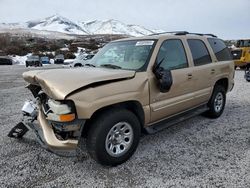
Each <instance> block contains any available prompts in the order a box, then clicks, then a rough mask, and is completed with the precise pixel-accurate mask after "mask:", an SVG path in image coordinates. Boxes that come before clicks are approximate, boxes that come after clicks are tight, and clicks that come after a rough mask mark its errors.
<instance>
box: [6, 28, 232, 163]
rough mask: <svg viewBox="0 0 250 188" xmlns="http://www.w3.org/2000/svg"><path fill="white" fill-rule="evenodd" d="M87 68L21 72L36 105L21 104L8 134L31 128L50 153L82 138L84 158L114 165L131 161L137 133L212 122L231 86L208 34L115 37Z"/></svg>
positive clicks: (224, 52)
mask: <svg viewBox="0 0 250 188" xmlns="http://www.w3.org/2000/svg"><path fill="white" fill-rule="evenodd" d="M91 64H92V65H91V66H85V67H83V68H82V69H58V70H56V69H54V70H48V71H46V70H38V71H30V72H25V73H24V74H23V77H24V79H25V80H26V81H27V82H29V83H30V85H29V86H28V88H29V89H30V90H31V92H32V93H33V95H34V97H35V98H36V100H34V101H27V102H25V104H24V106H23V109H22V111H23V113H24V115H25V117H26V118H25V119H24V120H23V122H20V123H19V124H18V125H16V127H14V128H13V129H12V130H11V132H10V133H9V136H10V137H22V136H23V135H24V134H25V133H26V132H27V131H28V130H29V129H33V130H34V131H35V132H36V135H37V136H38V138H39V140H40V143H42V144H43V146H44V147H46V148H47V149H49V150H52V151H54V152H55V151H58V150H63V151H67V150H74V149H76V148H77V147H78V143H80V142H79V140H80V139H81V138H86V144H87V150H88V152H89V154H90V155H91V156H92V158H94V159H95V160H96V161H98V162H99V163H101V164H103V165H109V166H114V165H118V164H121V163H123V162H125V161H126V160H127V159H129V158H130V157H131V155H132V154H133V153H134V152H135V150H136V148H137V146H138V143H139V139H140V135H141V132H142V131H146V132H147V133H155V132H157V131H159V130H162V129H164V128H166V127H168V126H171V125H173V124H175V123H177V122H180V121H183V120H185V119H187V118H190V117H192V116H194V115H197V114H201V113H203V114H204V115H205V116H208V117H210V118H218V117H219V116H220V115H221V114H222V112H223V110H224V107H225V103H226V93H227V92H229V91H231V90H232V88H233V86H234V63H233V61H232V59H231V54H230V52H229V50H228V48H227V47H226V45H225V44H224V42H223V41H222V40H220V39H218V38H217V37H215V36H214V35H205V34H191V33H188V32H176V33H169V34H168V33H166V34H156V35H151V36H145V37H139V38H128V39H122V40H118V41H114V42H111V43H109V44H107V45H106V46H105V47H103V48H102V49H101V50H100V51H99V52H98V53H97V54H96V55H95V57H94V58H93V59H92V61H91ZM65 75H67V76H65ZM36 119H37V120H38V122H39V124H40V125H39V126H38V125H37V124H34V123H33V122H35V120H36ZM28 128H29V129H28ZM40 130H41V131H40ZM79 146H81V145H79Z"/></svg>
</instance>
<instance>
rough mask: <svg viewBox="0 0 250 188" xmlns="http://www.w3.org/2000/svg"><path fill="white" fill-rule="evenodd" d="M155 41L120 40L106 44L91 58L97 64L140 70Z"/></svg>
mask: <svg viewBox="0 0 250 188" xmlns="http://www.w3.org/2000/svg"><path fill="white" fill-rule="evenodd" d="M154 43H155V41H153V40H140V41H138V40H137V41H120V42H112V43H109V44H107V45H106V46H104V47H103V48H102V49H101V50H100V51H99V52H98V53H97V54H96V55H95V56H94V57H93V59H92V60H91V63H92V64H93V65H95V66H100V67H106V68H120V69H129V70H138V69H140V68H142V67H143V66H144V65H145V64H146V63H147V60H148V57H149V55H150V52H151V51H152V49H153V45H154Z"/></svg>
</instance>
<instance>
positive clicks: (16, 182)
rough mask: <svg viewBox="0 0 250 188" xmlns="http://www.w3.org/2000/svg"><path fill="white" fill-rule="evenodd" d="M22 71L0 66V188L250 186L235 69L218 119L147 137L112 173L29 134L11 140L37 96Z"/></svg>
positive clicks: (248, 132) (249, 155) (246, 112)
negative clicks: (23, 110)
mask: <svg viewBox="0 0 250 188" xmlns="http://www.w3.org/2000/svg"><path fill="white" fill-rule="evenodd" d="M26 70H27V69H25V68H24V67H23V66H11V67H9V66H1V67H0V108H1V109H2V110H1V112H0V128H1V131H0V187H244V188H245V187H250V172H249V170H250V97H249V94H250V83H247V82H246V81H245V80H244V78H243V75H244V73H243V71H240V70H237V71H236V75H235V82H236V84H235V88H234V90H233V91H232V92H231V93H229V94H228V95H227V97H228V98H227V104H226V108H225V111H224V114H223V115H222V116H221V117H220V118H219V119H215V120H212V119H207V118H204V117H202V116H197V117H194V118H192V119H190V120H187V121H185V122H182V123H179V124H177V125H174V126H172V127H170V128H168V129H165V130H164V131H162V132H159V133H157V134H154V135H144V136H142V138H141V141H140V144H139V147H138V149H137V151H136V153H135V154H134V155H133V157H132V158H131V159H130V160H129V161H127V162H126V163H124V164H122V165H120V166H118V167H114V168H107V167H103V166H100V165H99V164H97V163H96V162H95V161H93V160H92V159H91V158H90V157H89V156H88V155H87V153H86V154H85V153H84V157H71V158H67V157H60V156H57V155H55V154H52V153H50V152H47V151H45V150H44V149H42V148H41V147H40V146H39V144H38V143H37V142H36V140H35V137H34V136H33V134H31V133H30V132H29V133H28V134H26V135H25V138H24V139H22V140H16V139H10V138H8V137H7V136H6V135H7V134H8V132H9V130H10V129H11V128H12V127H13V126H14V125H15V124H16V123H17V122H18V121H19V120H20V118H21V113H20V108H21V107H22V105H23V102H24V100H25V99H26V98H29V97H31V95H30V93H29V91H27V90H26V89H25V88H24V86H25V82H24V81H23V80H22V78H21V74H22V72H24V71H26Z"/></svg>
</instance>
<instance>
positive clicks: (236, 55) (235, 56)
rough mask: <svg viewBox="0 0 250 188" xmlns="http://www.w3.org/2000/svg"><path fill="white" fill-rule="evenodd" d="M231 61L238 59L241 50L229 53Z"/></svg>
mask: <svg viewBox="0 0 250 188" xmlns="http://www.w3.org/2000/svg"><path fill="white" fill-rule="evenodd" d="M231 54H232V56H233V59H240V58H241V56H242V50H233V51H231Z"/></svg>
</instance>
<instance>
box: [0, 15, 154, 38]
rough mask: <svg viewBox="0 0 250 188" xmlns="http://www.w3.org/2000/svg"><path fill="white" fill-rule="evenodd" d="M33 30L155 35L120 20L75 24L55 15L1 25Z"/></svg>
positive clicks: (0, 28)
mask: <svg viewBox="0 0 250 188" xmlns="http://www.w3.org/2000/svg"><path fill="white" fill-rule="evenodd" d="M18 28H22V29H32V30H42V31H56V32H61V33H66V34H75V35H89V34H123V35H130V36H143V35H149V34H153V33H155V31H154V30H149V29H146V28H144V27H142V26H139V25H127V24H125V23H122V22H120V21H118V20H113V19H111V20H105V21H100V20H95V21H91V22H73V21H71V20H69V19H67V18H64V17H62V16H59V15H53V16H50V17H47V18H44V19H39V20H33V21H28V22H25V23H11V24H6V23H2V24H0V30H3V29H18Z"/></svg>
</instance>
